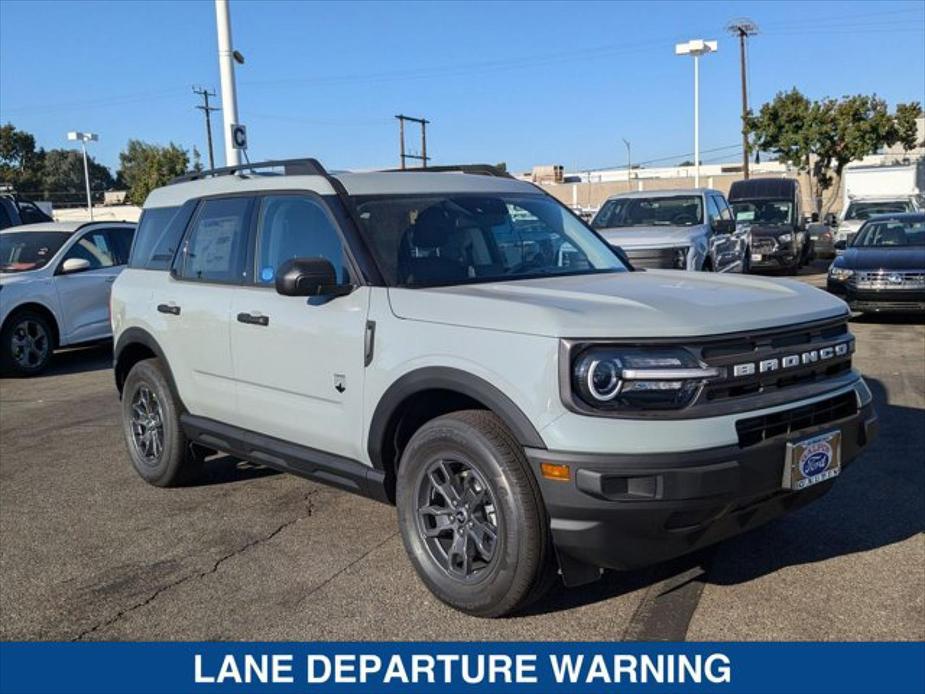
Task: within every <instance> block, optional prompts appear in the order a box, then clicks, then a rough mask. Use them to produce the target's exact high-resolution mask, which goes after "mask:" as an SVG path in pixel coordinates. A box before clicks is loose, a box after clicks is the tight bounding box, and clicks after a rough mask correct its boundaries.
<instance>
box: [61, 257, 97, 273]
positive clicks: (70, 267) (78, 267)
mask: <svg viewBox="0 0 925 694" xmlns="http://www.w3.org/2000/svg"><path fill="white" fill-rule="evenodd" d="M89 269H90V261H89V260H87V259H86V258H68V259H67V260H65V261H64V262H63V263H61V274H62V275H70V274H71V273H74V272H83V271H84V270H89Z"/></svg>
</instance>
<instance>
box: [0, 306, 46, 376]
mask: <svg viewBox="0 0 925 694" xmlns="http://www.w3.org/2000/svg"><path fill="white" fill-rule="evenodd" d="M53 336H54V333H53V332H52V329H51V326H50V325H49V324H48V320H47V319H46V318H45V317H44V316H43V315H41V314H40V313H36V312H35V311H29V310H24V311H19V312H18V313H15V314H13V315H12V316H10V317H9V319H8V320H7V322H6V325H5V326H4V328H3V333H2V334H0V367H2V370H3V372H4V373H13V374H17V375H19V376H35V375H36V374H39V373H41V372H42V371H44V370H45V368H46V367H47V366H48V363H49V362H50V361H51V354H52V350H53V349H54V337H53Z"/></svg>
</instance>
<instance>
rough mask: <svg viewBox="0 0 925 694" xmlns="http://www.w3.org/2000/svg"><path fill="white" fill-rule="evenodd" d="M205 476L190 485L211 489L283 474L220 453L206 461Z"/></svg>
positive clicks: (204, 466)
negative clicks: (214, 486)
mask: <svg viewBox="0 0 925 694" xmlns="http://www.w3.org/2000/svg"><path fill="white" fill-rule="evenodd" d="M203 468H204V469H203V475H202V476H201V477H199V478H198V479H197V480H196V481H195V482H193V483H192V484H190V486H192V487H210V486H212V485H214V484H233V483H235V482H247V481H249V480H256V479H262V478H264V477H273V476H274V475H280V474H282V473H281V472H279V471H278V470H274V469H272V468H268V467H264V466H263V465H257V464H256V463H249V462H247V461H246V460H240V459H239V458H235V457H234V456H230V455H225V454H224V453H218V454H216V455H212V456H210V457H209V458H207V459H206V461H205V463H204V465H203Z"/></svg>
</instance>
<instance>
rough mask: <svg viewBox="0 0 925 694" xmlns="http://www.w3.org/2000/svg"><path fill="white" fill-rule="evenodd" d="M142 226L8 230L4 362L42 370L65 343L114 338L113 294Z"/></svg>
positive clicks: (2, 252) (1, 297)
mask: <svg viewBox="0 0 925 694" xmlns="http://www.w3.org/2000/svg"><path fill="white" fill-rule="evenodd" d="M134 232H135V225H134V224H130V223H123V222H97V223H92V222H91V223H89V224H86V223H78V222H68V223H55V222H46V223H42V224H28V225H26V226H18V227H10V228H8V229H4V230H3V231H0V367H2V370H3V371H4V372H6V373H10V372H12V373H16V374H19V375H23V376H31V375H35V374H38V373H40V372H41V371H42V370H43V369H45V367H47V366H48V363H49V361H50V359H51V357H52V352H53V351H54V350H55V349H56V348H58V347H65V346H68V345H74V344H78V343H84V342H94V341H97V340H103V339H106V338H108V337H111V335H112V332H111V328H110V325H109V293H110V288H111V286H112V282H113V281H114V280H115V279H116V276H117V275H118V274H119V272H120V271H121V270H122V268H123V267H124V266H125V263H126V261H127V260H128V254H129V248H130V247H131V245H132V236H133V234H134Z"/></svg>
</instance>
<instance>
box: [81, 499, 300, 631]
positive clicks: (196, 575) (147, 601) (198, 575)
mask: <svg viewBox="0 0 925 694" xmlns="http://www.w3.org/2000/svg"><path fill="white" fill-rule="evenodd" d="M314 493H315V491H314V490H313V491H312V492H309V493H308V494H307V495H306V496H305V500H306V501H308V512H307V513H306V515H304V516H299V517H297V518H293V519H292V520H290V521H286V522H285V523H283V524H282V525H280V526H279V527H277V528H276V529H275V530H274V531H273V532H271V533H270V534H269V535H266V536H264V537H259V538H257V539H256V540H251V541H250V542H248V543H246V544H244V545H242V546H241V547H239V548H238V549H236V550H234V551H233V552H229V553H228V554H226V555H224V556H222V557H220V558H218V559H217V560H216V561H215V563H214V564H212V568H210V569H207V570H206V571H200V572H199V573H194V574H189V575H187V576H184V577H183V578H179V579H177V580H176V581H173V582H172V583H168V584H167V585H165V586H161V587H160V588H158V589H157V590H156V591H154V592H153V593H152V594H151V595H149V596H148V597H147V598H145V599H144V600H142V601H141V602H138V603H135V604H134V605H132V606H130V607H126V608H125V609H123V610H119V611H118V612H117V613H116V614H115V616H113V617H111V618H109V619H107V620H105V621H103V622H100V623H98V624H95V625H93V626H92V627H90V628H89V629H84V630H83V631H82V632H80V633H79V634H77V636H75V637H74V638H72V639H71V641H81V640H83V639H84V638H85V637H87V636H89V635H90V634H93V633H95V632H97V631H99V630H100V629H105V628H106V627H108V626H112V625H113V624H115V623H116V622H118V621H119V620H120V619H122V618H123V617H125V616H126V615H127V614H130V613H132V612H134V611H135V610H139V609H141V608H142V607H145V606H147V605H150V604H151V603H152V602H154V601H155V600H157V598H158V597H159V596H160V595H161V594H162V593H164V592H166V591H168V590H170V589H171V588H175V587H177V586H179V585H181V584H183V583H187V582H189V581H199V580H201V579H203V578H205V577H206V576H210V575H212V574H214V573H216V572H217V571H218V569H219V567H220V566H221V565H222V564H224V563H225V562H226V561H228V560H229V559H232V558H234V557H236V556H238V555H239V554H242V553H244V552H246V551H247V550H249V549H251V548H252V547H255V546H256V545H259V544H262V543H264V542H269V541H270V540H272V539H273V538H274V537H276V536H277V535H279V534H280V533H281V532H283V531H284V530H285V529H286V528H289V527H291V526H293V525H295V524H296V523H298V522H299V521H300V520H304V519H305V518H309V517H311V515H312V510H313V507H312V503H311V499H310V497H311V496H312V495H313V494H314Z"/></svg>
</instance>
